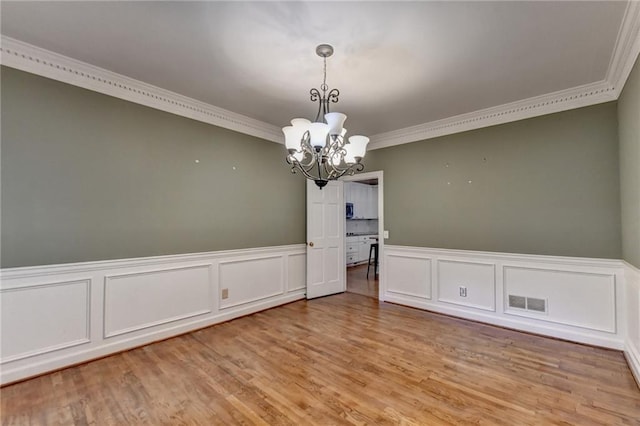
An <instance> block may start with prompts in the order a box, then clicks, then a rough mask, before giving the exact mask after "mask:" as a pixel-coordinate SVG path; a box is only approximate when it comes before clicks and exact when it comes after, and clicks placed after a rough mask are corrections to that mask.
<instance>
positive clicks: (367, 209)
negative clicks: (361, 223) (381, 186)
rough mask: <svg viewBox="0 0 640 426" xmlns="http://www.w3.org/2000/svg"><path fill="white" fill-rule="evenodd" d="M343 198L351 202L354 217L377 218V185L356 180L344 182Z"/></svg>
mask: <svg viewBox="0 0 640 426" xmlns="http://www.w3.org/2000/svg"><path fill="white" fill-rule="evenodd" d="M344 194H345V200H346V202H347V203H353V218H354V219H377V218H378V186H377V185H366V184H363V183H358V182H345V185H344Z"/></svg>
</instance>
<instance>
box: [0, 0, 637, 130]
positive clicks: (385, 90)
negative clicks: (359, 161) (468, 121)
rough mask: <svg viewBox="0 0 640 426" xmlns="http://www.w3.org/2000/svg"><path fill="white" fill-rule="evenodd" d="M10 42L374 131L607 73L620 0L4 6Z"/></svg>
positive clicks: (259, 114)
mask: <svg viewBox="0 0 640 426" xmlns="http://www.w3.org/2000/svg"><path fill="white" fill-rule="evenodd" d="M1 7H2V10H1V12H2V22H1V24H2V26H1V30H2V34H4V35H7V36H10V37H12V38H15V39H18V40H21V41H23V42H26V43H30V44H33V45H36V46H39V47H42V48H44V49H48V50H50V51H53V52H57V53H60V54H63V55H66V56H69V57H71V58H75V59H77V60H80V61H83V62H87V63H89V64H93V65H96V66H98V67H102V68H105V69H108V70H111V71H114V72H116V73H119V74H123V75H125V76H129V77H132V78H134V79H138V80H141V81H144V82H147V83H149V84H152V85H155V86H159V87H162V88H164V89H167V90H171V91H173V92H177V93H180V94H182V95H185V96H188V97H191V98H194V99H197V100H200V101H203V102H206V103H209V104H212V105H215V106H218V107H222V108H225V109H228V110H230V111H233V112H236V113H240V114H243V115H246V116H249V117H252V118H255V119H257V120H260V121H263V122H266V123H270V124H273V125H276V126H279V127H282V126H285V125H287V124H288V122H289V120H290V119H291V118H293V117H297V116H305V117H307V118H311V119H312V118H313V117H314V116H315V110H316V106H315V105H313V104H312V103H311V102H310V101H309V95H308V92H309V89H310V88H312V87H318V86H319V85H320V83H321V82H322V59H321V58H319V57H318V56H316V55H315V47H316V45H317V44H319V43H330V44H332V45H333V46H334V48H335V51H336V52H335V54H334V56H333V57H331V58H330V59H329V60H328V78H327V83H328V84H329V86H330V87H332V88H333V87H337V88H338V89H339V90H340V93H341V96H340V102H339V103H338V104H336V105H335V106H334V107H333V110H336V111H340V112H344V113H346V114H347V115H348V117H349V118H348V120H347V122H346V124H345V127H347V128H348V129H349V133H351V134H354V133H363V134H367V135H373V134H378V133H382V132H388V131H392V130H396V129H401V128H405V127H408V126H414V125H419V124H421V123H427V122H431V121H434V120H439V119H443V118H447V117H452V116H456V115H459V114H463V113H468V112H472V111H477V110H480V109H483V108H488V107H492V106H496V105H502V104H505V103H509V102H513V101H518V100H521V99H527V98H531V97H534V96H538V95H544V94H547V93H551V92H555V91H559V90H563V89H568V88H573V87H576V86H580V85H585V84H589V83H593V82H598V81H601V80H604V79H605V76H606V74H607V70H608V68H609V64H610V62H611V60H612V55H613V53H614V48H615V45H616V38H617V36H618V33H619V31H620V27H621V23H622V20H623V16H624V13H625V8H626V7H627V4H626V2H613V1H602V2H597V1H590V2H572V1H569V2H561V1H556V2H539V1H535V2H516V1H511V2H368V3H364V2H121V1H119V2H116V1H112V2H10V1H3V2H2V5H1Z"/></svg>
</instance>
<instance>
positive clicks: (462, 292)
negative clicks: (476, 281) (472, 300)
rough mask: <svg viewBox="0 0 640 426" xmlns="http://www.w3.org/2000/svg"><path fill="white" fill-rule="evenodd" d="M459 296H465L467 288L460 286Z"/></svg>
mask: <svg viewBox="0 0 640 426" xmlns="http://www.w3.org/2000/svg"><path fill="white" fill-rule="evenodd" d="M460 297H467V288H466V287H463V286H460Z"/></svg>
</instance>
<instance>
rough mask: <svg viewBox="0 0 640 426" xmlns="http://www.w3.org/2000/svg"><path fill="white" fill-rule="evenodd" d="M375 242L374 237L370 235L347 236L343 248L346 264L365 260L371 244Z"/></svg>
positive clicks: (367, 258) (367, 257)
mask: <svg viewBox="0 0 640 426" xmlns="http://www.w3.org/2000/svg"><path fill="white" fill-rule="evenodd" d="M376 242H377V240H376V239H375V237H374V236H370V235H366V236H357V237H347V241H346V243H347V247H346V250H345V253H346V258H347V265H354V264H356V263H363V262H367V261H368V260H369V250H371V244H373V243H376Z"/></svg>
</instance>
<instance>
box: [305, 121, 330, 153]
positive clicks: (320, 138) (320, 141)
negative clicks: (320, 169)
mask: <svg viewBox="0 0 640 426" xmlns="http://www.w3.org/2000/svg"><path fill="white" fill-rule="evenodd" d="M328 134H329V125H328V124H327V123H311V124H310V125H309V137H310V138H311V146H312V147H314V148H315V149H316V151H319V150H320V149H322V148H324V147H325V145H326V144H327V135H328Z"/></svg>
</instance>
